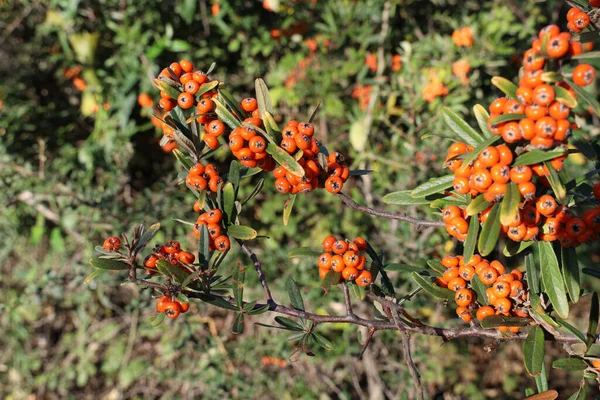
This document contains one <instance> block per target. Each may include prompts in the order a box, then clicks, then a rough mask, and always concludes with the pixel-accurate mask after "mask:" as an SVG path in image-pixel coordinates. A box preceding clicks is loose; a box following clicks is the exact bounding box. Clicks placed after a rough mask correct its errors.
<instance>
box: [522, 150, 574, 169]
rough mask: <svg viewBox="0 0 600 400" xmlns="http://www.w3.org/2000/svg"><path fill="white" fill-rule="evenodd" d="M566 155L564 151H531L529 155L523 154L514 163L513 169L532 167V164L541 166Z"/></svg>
mask: <svg viewBox="0 0 600 400" xmlns="http://www.w3.org/2000/svg"><path fill="white" fill-rule="evenodd" d="M564 154H565V150H564V149H554V150H549V151H544V150H531V151H530V152H528V153H523V154H521V155H520V156H519V157H517V158H516V159H515V162H514V163H513V165H512V166H513V167H518V166H520V165H531V164H539V163H541V162H543V161H548V160H552V159H554V158H556V157H560V156H562V155H564Z"/></svg>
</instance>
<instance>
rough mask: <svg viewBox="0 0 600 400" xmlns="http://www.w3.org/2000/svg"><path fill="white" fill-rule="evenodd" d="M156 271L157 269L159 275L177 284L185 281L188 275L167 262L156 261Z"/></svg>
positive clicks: (177, 266)
mask: <svg viewBox="0 0 600 400" xmlns="http://www.w3.org/2000/svg"><path fill="white" fill-rule="evenodd" d="M156 269H158V271H159V272H160V273H161V274H163V275H164V276H166V277H167V278H171V279H173V280H175V282H177V283H181V282H183V281H185V278H187V277H188V274H187V273H186V272H184V271H183V269H181V267H179V265H172V264H171V263H170V262H168V261H167V260H158V261H157V262H156Z"/></svg>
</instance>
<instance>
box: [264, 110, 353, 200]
mask: <svg viewBox="0 0 600 400" xmlns="http://www.w3.org/2000/svg"><path fill="white" fill-rule="evenodd" d="M314 132H315V128H314V126H313V124H311V123H310V122H298V121H295V120H292V121H289V122H288V123H287V124H286V125H285V127H284V128H283V132H282V139H281V144H280V147H281V148H282V149H284V150H285V151H287V152H288V154H290V155H293V154H294V153H296V151H297V150H301V151H302V156H301V157H300V158H299V159H298V164H300V166H301V167H302V168H303V169H304V176H303V177H298V176H296V175H294V174H293V173H292V172H290V171H288V170H287V169H286V168H285V167H283V166H279V167H277V168H275V169H274V170H273V176H274V177H275V188H276V189H277V191H279V192H280V193H284V194H285V193H292V194H296V193H307V192H310V191H312V190H314V189H316V188H323V187H324V188H325V189H326V190H327V191H328V192H330V193H334V194H335V193H339V192H340V191H341V190H342V188H343V186H344V183H345V182H346V181H347V180H348V177H349V176H350V168H348V166H347V165H346V164H345V159H344V156H343V155H342V154H340V153H338V152H333V153H331V154H329V156H328V157H327V169H324V168H323V166H322V165H321V164H320V162H319V157H318V155H319V152H320V148H319V142H318V141H317V140H316V139H315V138H314V137H313V135H314Z"/></svg>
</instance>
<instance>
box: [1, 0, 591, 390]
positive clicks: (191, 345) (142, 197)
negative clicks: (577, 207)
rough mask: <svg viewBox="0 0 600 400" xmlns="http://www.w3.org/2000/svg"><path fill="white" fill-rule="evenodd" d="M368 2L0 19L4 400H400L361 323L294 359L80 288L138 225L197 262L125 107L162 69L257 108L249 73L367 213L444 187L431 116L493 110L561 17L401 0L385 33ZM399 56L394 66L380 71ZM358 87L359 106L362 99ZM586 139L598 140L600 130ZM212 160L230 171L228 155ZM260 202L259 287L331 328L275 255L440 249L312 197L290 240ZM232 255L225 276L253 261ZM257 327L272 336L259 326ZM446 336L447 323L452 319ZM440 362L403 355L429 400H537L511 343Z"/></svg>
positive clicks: (143, 132)
mask: <svg viewBox="0 0 600 400" xmlns="http://www.w3.org/2000/svg"><path fill="white" fill-rule="evenodd" d="M384 4H385V2H384V1H383V0H366V1H350V0H332V1H321V2H318V1H316V0H281V1H275V0H271V1H269V0H266V1H265V2H264V4H261V2H258V1H250V0H220V1H218V2H216V1H215V2H211V1H206V0H200V1H194V0H191V1H190V0H178V1H177V2H175V6H173V4H172V3H170V2H160V1H156V0H142V1H136V2H122V1H116V0H107V1H103V2H95V1H73V2H62V1H56V0H54V1H32V0H25V1H21V2H18V3H17V2H7V3H3V4H2V5H0V21H2V22H1V23H0V43H2V45H1V46H0V72H1V73H2V75H3V76H4V77H5V79H3V80H2V81H1V82H0V204H2V207H1V208H0V231H1V232H2V236H3V237H2V240H1V241H0V269H1V274H0V286H1V287H2V288H3V290H2V297H3V300H2V302H0V329H1V331H2V332H3V335H1V337H0V349H1V351H0V395H1V396H2V397H3V398H4V397H6V398H9V399H21V398H27V396H28V395H31V394H33V395H38V396H48V398H65V397H73V398H82V397H90V398H92V397H93V398H97V397H98V396H99V395H100V396H102V397H103V398H110V399H113V398H114V399H117V398H133V397H139V398H155V397H162V398H175V397H176V398H194V397H195V398H198V397H202V398H207V399H209V398H224V397H233V398H297V397H301V398H367V397H369V398H401V397H402V396H407V395H411V391H410V389H407V386H410V377H409V375H408V371H407V369H406V367H405V366H404V365H403V364H402V362H401V360H402V357H401V355H400V352H401V350H400V346H398V344H397V343H398V338H397V337H396V336H395V335H394V334H393V333H391V332H386V333H382V334H379V335H378V336H376V338H375V341H374V343H373V345H372V346H371V347H370V348H369V350H368V351H367V353H366V354H365V356H364V357H363V359H362V360H357V359H356V355H357V354H358V352H359V350H360V344H359V343H358V340H357V335H356V331H355V328H352V327H348V326H343V325H339V326H337V325H333V326H330V327H328V328H327V329H326V330H323V333H325V334H326V335H327V337H328V338H329V339H330V340H331V341H332V342H333V344H334V350H332V351H330V352H324V351H317V352H316V355H315V357H314V358H309V357H306V356H303V357H297V356H296V355H295V353H294V348H293V346H292V345H289V344H288V343H286V342H285V341H284V340H283V337H282V336H279V335H277V334H275V333H274V332H269V331H267V330H265V329H263V328H255V327H253V325H252V324H247V327H246V331H245V332H244V334H242V335H239V336H234V335H232V334H230V326H231V322H232V321H231V316H230V315H226V314H225V313H223V312H221V311H218V310H216V309H213V308H210V307H208V306H204V305H203V306H201V307H199V309H198V307H196V306H192V307H193V308H192V310H193V311H194V312H192V313H189V314H187V315H186V316H185V317H184V318H179V319H178V320H177V321H174V322H171V321H169V322H168V323H163V324H162V325H161V326H160V327H158V328H152V327H151V326H150V324H149V323H148V321H149V319H150V317H151V316H152V314H153V307H154V306H153V301H152V298H151V293H150V292H148V291H141V290H140V289H139V288H137V287H135V286H134V285H129V284H126V285H121V286H115V285H114V276H113V277H108V276H106V277H99V278H98V279H96V280H95V281H94V282H92V283H90V284H89V285H86V286H84V285H83V279H84V278H85V276H86V275H87V274H88V273H89V265H88V264H87V260H88V259H89V257H90V256H91V254H92V252H93V247H94V245H96V244H99V243H101V239H102V238H103V237H105V236H108V235H109V234H116V233H118V232H122V231H124V230H127V229H128V228H129V227H130V226H131V225H132V224H133V223H145V224H150V223H153V222H155V221H161V223H162V225H163V229H162V230H161V232H160V233H159V235H158V237H157V240H158V241H164V240H167V239H169V238H177V239H179V240H180V241H182V243H184V242H186V240H187V246H188V247H190V248H193V247H192V246H193V245H192V243H193V238H192V237H190V235H189V230H188V229H187V227H185V226H183V225H180V224H177V223H176V222H175V221H173V220H172V218H185V217H186V216H190V215H192V214H191V213H192V207H191V206H192V203H191V202H192V200H191V198H190V196H189V195H186V190H185V188H183V187H181V186H178V185H177V182H176V177H177V172H178V171H177V168H178V166H176V165H175V163H173V160H172V157H171V156H170V155H168V154H165V153H163V152H162V151H161V149H160V148H159V146H158V140H159V137H160V133H159V132H156V131H155V130H154V127H153V126H152V124H151V123H150V122H149V118H148V116H149V114H148V112H149V110H148V109H142V108H141V107H140V106H139V105H138V104H137V102H136V99H137V96H138V95H139V94H140V93H149V94H151V95H152V96H153V97H155V98H158V96H157V93H155V92H154V90H153V88H152V86H151V80H150V78H151V77H152V76H156V75H157V73H158V72H159V71H160V68H161V67H163V66H165V65H168V63H170V62H171V61H173V60H176V59H181V58H187V59H190V60H192V61H193V62H194V63H195V64H196V65H197V66H198V67H200V68H204V69H206V68H208V66H209V65H210V64H211V63H212V62H216V63H217V69H216V72H215V77H216V78H218V79H220V80H224V81H226V82H227V85H228V86H229V88H228V89H229V90H230V92H232V93H235V94H236V96H237V97H238V98H241V97H244V96H247V95H252V94H253V93H252V89H253V81H254V78H256V77H264V78H265V80H266V82H267V84H268V85H269V87H270V88H271V93H272V96H273V99H274V100H275V102H276V107H277V110H278V116H279V117H280V118H281V120H288V119H290V118H296V119H300V120H301V119H303V118H307V117H308V115H309V114H310V113H311V112H312V110H313V109H314V107H315V105H316V104H317V103H319V102H321V103H322V107H321V110H320V113H319V115H318V117H317V120H316V126H317V129H318V133H317V135H318V136H319V138H320V139H322V141H323V142H324V143H325V144H326V145H327V146H328V147H329V148H330V150H336V151H341V152H343V153H345V154H347V155H348V158H349V159H350V160H351V163H352V167H353V168H369V169H373V170H375V173H374V174H373V175H369V176H365V177H361V178H357V179H355V180H354V181H352V182H349V184H348V185H347V187H346V189H345V192H346V193H347V194H348V195H351V196H352V197H353V198H354V199H355V200H357V201H359V202H361V203H363V204H367V205H371V206H373V205H376V206H381V205H382V202H381V197H382V196H383V195H384V194H385V193H388V192H390V191H394V190H401V189H406V188H411V187H414V186H415V185H416V184H418V183H421V182H423V181H425V180H426V179H427V178H428V177H431V176H434V175H438V174H439V172H440V171H441V169H442V166H441V163H442V160H441V154H442V148H443V147H445V146H447V144H448V142H447V141H444V140H443V139H440V138H438V137H429V138H426V139H423V140H422V139H421V138H422V136H424V135H427V134H431V133H436V134H441V135H442V136H443V129H444V127H443V125H442V123H441V121H440V120H439V117H438V111H439V109H440V108H441V106H442V105H447V106H450V107H451V108H452V109H454V110H455V111H457V112H461V113H466V114H468V113H467V111H468V110H470V109H471V107H472V106H473V105H474V104H476V103H481V104H484V105H487V104H489V103H490V101H491V100H492V99H493V98H494V97H496V96H498V92H497V90H494V89H493V88H492V87H491V86H490V83H489V79H490V77H491V76H493V75H504V76H516V73H517V67H518V63H519V62H520V52H521V51H522V50H524V49H526V48H527V47H528V45H529V42H530V39H531V37H532V36H533V35H535V32H537V29H539V27H541V26H543V25H545V24H547V23H548V21H556V20H558V16H559V15H561V16H563V15H564V13H565V11H566V9H565V8H561V6H562V2H558V1H547V2H540V3H534V2H530V1H517V0H514V1H504V2H496V1H487V0H486V1H471V0H467V1H452V0H450V1H446V0H430V1H417V0H405V1H401V0H395V1H390V2H389V3H388V4H389V5H390V7H389V9H388V10H389V16H388V17H386V15H385V14H386V11H385V10H386V6H385V5H384ZM269 8H272V9H273V11H271V10H269ZM384 20H385V21H387V22H384ZM382 22H383V23H382ZM386 25H387V27H386ZM463 26H468V27H470V28H471V29H472V31H473V37H474V43H473V46H471V47H457V46H456V45H454V44H453V42H452V39H451V34H452V32H453V31H454V30H456V29H459V28H461V27H463ZM396 54H399V55H400V58H401V63H402V66H401V68H400V69H399V70H393V68H392V66H393V62H392V56H393V55H396ZM370 55H371V56H370ZM369 56H370V57H371V58H372V57H373V56H374V57H375V59H376V60H377V61H378V65H377V67H376V68H374V69H371V68H369V66H368V65H367V63H365V59H366V58H367V57H369ZM459 59H464V60H467V61H468V62H469V64H470V66H471V71H470V72H469V73H468V75H467V79H461V78H460V77H457V76H455V75H453V73H452V63H454V62H455V61H458V60H459ZM75 66H79V67H80V68H81V73H80V77H81V78H82V79H83V81H84V82H85V86H86V87H85V90H83V91H81V90H79V89H78V88H77V87H76V86H75V85H74V81H73V79H72V78H68V77H67V76H66V75H68V74H65V72H64V71H65V69H68V68H73V67H75ZM394 69H395V68H394ZM432 81H435V82H439V83H442V84H443V85H444V86H445V87H446V88H447V89H448V94H447V95H446V96H442V97H438V98H435V99H434V100H433V101H432V102H427V101H425V100H424V98H423V90H424V89H425V88H426V86H427V85H428V83H430V82H432ZM365 87H367V88H368V87H370V89H364V88H365ZM369 90H370V92H369V93H370V97H366V96H365V95H364V94H363V95H361V94H360V93H367V92H368V91H369ZM376 94H377V95H376ZM586 132H587V134H589V135H590V136H593V135H597V134H598V132H597V128H596V130H594V129H593V128H590V129H587V131H586ZM217 157H220V158H219V160H220V161H221V162H222V163H223V165H224V166H225V165H228V157H229V154H227V153H226V152H225V151H220V152H219V153H218V154H217ZM583 167H584V166H582V161H581V160H579V159H576V158H575V159H572V160H571V163H570V166H569V168H570V169H571V170H572V171H575V172H576V171H578V169H580V168H583ZM266 186H267V190H266V191H265V192H264V193H263V194H261V197H260V198H259V199H258V200H257V201H255V203H256V204H260V207H258V206H257V207H256V208H254V209H253V210H252V212H251V213H248V214H247V215H245V216H244V217H243V218H246V219H247V220H246V221H244V222H245V223H246V224H251V225H252V226H253V227H255V228H256V229H258V230H259V234H264V235H268V236H269V237H270V239H269V240H265V241H260V242H258V244H255V245H254V247H255V248H256V250H257V252H258V253H259V256H260V257H261V258H262V260H263V262H264V264H265V266H266V270H267V271H266V272H267V273H268V274H269V275H270V276H272V277H277V279H272V285H274V286H275V288H277V289H278V290H283V286H284V282H285V281H286V279H287V277H288V276H293V277H294V279H295V280H296V281H297V282H298V284H299V285H300V286H301V287H302V288H303V296H304V298H305V299H306V300H307V302H308V303H309V304H311V306H312V308H314V309H316V310H321V311H323V312H336V311H340V310H341V309H342V307H343V304H342V303H341V302H340V299H341V298H340V293H335V292H332V293H330V294H329V295H328V296H327V297H323V296H322V291H321V290H320V288H319V282H318V276H317V270H316V265H313V263H310V262H308V261H302V262H298V261H297V260H292V261H290V260H288V259H287V252H288V251H289V249H290V248H293V247H296V246H312V247H313V248H316V247H317V245H318V243H319V242H320V240H321V239H322V238H323V237H324V236H325V235H326V234H328V233H329V232H333V233H338V234H341V233H343V234H344V235H346V236H347V237H353V235H354V236H356V235H364V236H366V237H367V238H368V239H369V240H370V241H371V242H372V243H374V244H375V245H376V246H377V247H378V248H380V249H383V250H385V251H386V253H388V254H389V258H390V259H391V260H393V261H394V262H407V261H409V260H410V261H412V262H415V259H416V260H417V261H416V262H417V263H418V262H419V260H422V261H423V262H424V260H426V259H429V258H431V257H434V256H438V255H440V254H443V253H444V252H445V251H447V250H448V249H450V248H452V247H451V245H452V243H451V242H447V239H446V235H445V233H443V232H441V231H435V230H428V231H425V232H417V231H416V230H414V229H412V228H411V227H409V226H408V225H405V224H399V223H396V222H390V221H386V222H385V223H383V224H382V223H381V221H378V220H375V219H372V218H370V217H367V216H365V215H361V214H358V213H355V212H352V211H351V210H349V209H343V208H342V207H341V205H340V203H339V199H337V198H336V197H334V196H330V195H327V194H324V193H312V194H310V195H309V196H300V198H299V199H298V200H297V202H296V207H295V210H296V211H295V214H294V215H293V216H292V218H291V220H290V223H289V225H288V226H287V227H284V226H283V225H282V224H281V209H282V206H283V202H284V201H285V198H286V197H284V196H280V195H277V194H275V190H274V187H273V182H272V180H267V184H266ZM409 212H410V213H413V214H416V213H423V212H427V211H426V210H425V211H423V210H419V211H417V210H416V209H415V210H410V209H409ZM186 238H187V239H186ZM233 253H234V254H232V255H231V256H230V257H229V262H228V263H224V267H222V268H227V265H230V266H233V265H237V262H238V260H240V261H241V262H244V263H246V262H247V260H246V259H244V258H243V257H242V256H241V255H240V254H237V253H235V252H233ZM580 253H583V251H581V252H580ZM587 262H588V263H592V262H598V260H587ZM225 272H226V271H225ZM392 278H393V279H394V280H395V282H396V284H397V287H399V288H401V289H402V290H410V289H411V288H412V286H413V283H412V282H410V281H408V280H407V279H406V276H400V275H398V274H397V273H395V274H393V275H392ZM252 279H256V278H255V277H254V276H252V275H251V274H248V278H247V288H250V287H254V288H255V290H256V292H255V294H256V296H257V297H258V296H259V295H260V292H259V291H258V289H257V287H258V285H257V284H256V283H257V282H253V281H252ZM277 294H278V293H276V296H277ZM416 307H418V308H419V312H420V313H421V314H422V315H425V316H427V317H428V318H430V319H431V320H432V321H438V322H439V321H444V320H446V319H447V318H448V317H449V316H451V314H452V313H453V310H452V309H446V308H445V307H444V305H443V304H434V303H432V302H431V300H430V299H427V298H424V299H422V300H420V301H417V302H416ZM586 308H587V304H586V303H585V301H583V302H582V309H586ZM357 311H358V312H359V313H360V312H361V309H360V308H359V309H358V310H357ZM363 311H364V310H363ZM574 314H577V313H576V311H575V312H574ZM258 321H262V322H267V323H268V321H270V317H268V316H260V317H256V319H255V322H258ZM458 323H459V322H458V321H457V320H456V318H453V319H450V320H448V321H447V323H446V324H447V325H448V326H452V325H453V324H458ZM574 323H575V324H577V318H576V319H575V321H574ZM364 334H365V332H363V337H364ZM440 345H441V343H440V341H439V340H438V339H433V338H419V339H418V340H417V341H416V346H415V347H416V348H415V350H414V352H413V356H414V358H415V360H416V362H417V364H418V365H419V367H420V368H419V369H420V370H421V371H422V373H423V382H424V384H425V385H426V388H427V391H428V393H429V394H431V395H432V396H437V397H438V398H471V399H484V398H515V397H521V396H522V393H523V392H522V389H523V387H525V386H527V385H529V386H531V385H532V379H530V378H528V377H526V376H525V374H524V373H523V372H524V367H523V365H522V362H521V356H520V346H519V345H517V344H514V345H513V344H506V345H503V346H502V347H501V348H499V349H496V350H495V351H493V352H492V353H486V352H485V351H484V350H483V344H482V342H480V341H477V340H470V341H460V342H456V343H446V344H444V345H443V346H441V347H440ZM559 350H560V349H558V348H557V349H553V350H552V351H559ZM552 351H550V350H547V352H548V353H552ZM263 356H266V357H274V358H275V359H278V360H279V362H276V363H273V362H272V360H270V359H269V360H267V359H264V358H263ZM276 361H277V360H276ZM457 366H459V367H458V368H457ZM498 371H500V372H501V373H500V374H499V373H498ZM553 378H554V379H553V381H552V387H553V388H555V389H557V390H559V391H561V390H563V389H568V390H570V391H571V392H572V391H574V389H575V387H574V385H576V384H577V381H574V380H572V379H569V376H568V375H566V374H565V373H563V372H558V371H553Z"/></svg>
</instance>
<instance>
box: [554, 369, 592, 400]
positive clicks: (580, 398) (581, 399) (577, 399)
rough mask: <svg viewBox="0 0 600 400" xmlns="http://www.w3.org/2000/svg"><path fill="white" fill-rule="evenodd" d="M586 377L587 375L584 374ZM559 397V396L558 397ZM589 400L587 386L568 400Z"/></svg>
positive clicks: (582, 387)
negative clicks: (587, 399)
mask: <svg viewBox="0 0 600 400" xmlns="http://www.w3.org/2000/svg"><path fill="white" fill-rule="evenodd" d="M583 375H584V377H585V373H584V374H583ZM594 378H595V376H594ZM557 397H558V395H557ZM586 398H587V386H585V385H584V386H580V387H579V390H578V391H576V392H575V393H573V394H572V395H571V396H569V398H568V399H567V400H585V399H586Z"/></svg>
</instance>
